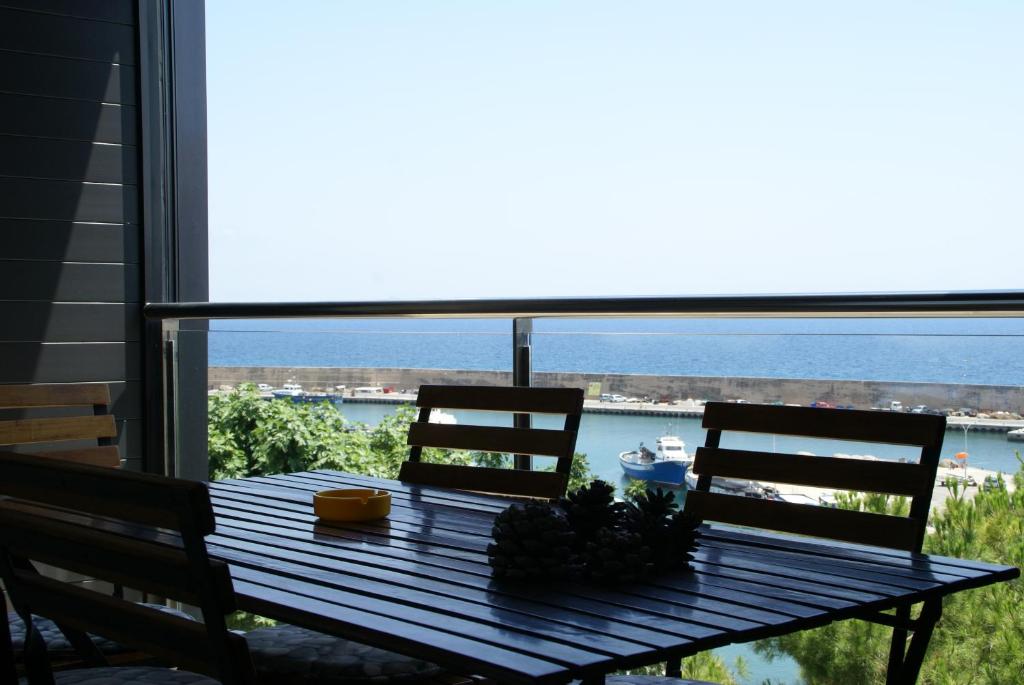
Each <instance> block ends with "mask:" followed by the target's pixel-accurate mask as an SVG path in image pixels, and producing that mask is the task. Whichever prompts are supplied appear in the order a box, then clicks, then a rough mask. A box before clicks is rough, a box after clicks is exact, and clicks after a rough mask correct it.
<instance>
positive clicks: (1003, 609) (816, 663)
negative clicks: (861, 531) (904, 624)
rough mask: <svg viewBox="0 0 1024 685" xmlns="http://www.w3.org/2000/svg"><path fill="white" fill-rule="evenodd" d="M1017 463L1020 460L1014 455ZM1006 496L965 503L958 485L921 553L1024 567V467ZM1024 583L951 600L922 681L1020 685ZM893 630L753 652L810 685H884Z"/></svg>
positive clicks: (840, 628)
mask: <svg viewBox="0 0 1024 685" xmlns="http://www.w3.org/2000/svg"><path fill="white" fill-rule="evenodd" d="M1017 459H1018V461H1020V455H1019V454H1018V455H1017ZM1013 483H1014V485H1015V488H1014V490H1013V492H1009V491H1008V489H1007V488H1006V487H1005V481H1004V480H1003V479H1002V476H1000V479H999V485H998V486H997V487H996V488H994V489H992V490H988V491H981V492H978V493H977V494H976V495H975V497H974V498H973V499H967V498H965V497H963V496H962V495H963V493H962V492H960V490H959V487H958V486H957V485H955V484H954V485H951V486H950V495H951V496H950V497H949V499H947V500H946V504H945V508H944V509H943V510H942V511H938V510H936V511H934V512H933V514H932V518H931V522H930V523H931V528H932V530H933V532H929V533H928V535H927V536H926V538H925V543H924V551H925V552H927V553H929V554H938V555H942V556H949V557H959V558H964V559H979V560H983V561H989V562H993V563H998V564H1008V565H1012V566H1017V567H1020V566H1022V565H1024V462H1022V463H1021V469H1020V470H1018V472H1017V473H1016V474H1014V476H1013ZM901 499H902V498H894V499H892V500H887V499H885V498H884V497H881V496H871V497H870V498H868V497H864V496H857V497H852V498H846V499H840V498H838V497H837V501H838V502H839V503H840V505H841V506H844V507H846V508H862V509H865V510H867V511H876V512H880V513H894V512H904V515H905V511H906V510H905V507H906V501H905V500H903V501H902V502H901V501H900V500H901ZM1022 608H1024V584H1022V582H1021V580H1020V579H1017V580H1013V581H1011V582H1007V583H996V584H994V585H989V586H986V587H983V588H978V589H976V590H968V591H965V592H958V593H955V594H953V595H951V596H949V597H947V598H946V600H945V601H944V604H943V613H942V619H941V620H940V621H939V624H938V626H937V627H936V629H935V633H934V634H933V635H932V639H931V642H930V643H929V649H928V653H927V655H926V656H925V661H924V664H923V666H922V668H921V676H920V679H919V680H918V682H920V683H922V684H934V685H954V684H961V683H972V684H973V683H978V684H985V685H1002V684H1004V683H1016V682H1021V681H1022V680H1021V679H1022V675H1021V674H1024V611H1022ZM891 634H892V633H891V630H890V629H888V628H885V627H883V626H880V625H877V624H873V623H867V622H864V621H856V620H851V621H843V622H839V623H833V624H830V625H828V626H825V627H823V628H819V629H817V630H811V631H804V632H801V633H794V634H791V635H786V636H783V637H779V638H773V639H771V640H765V641H762V642H760V643H757V644H756V645H755V649H757V651H758V652H760V653H761V654H763V655H766V656H768V657H773V656H778V655H781V654H788V655H790V656H792V657H793V658H794V659H795V660H796V661H797V663H799V664H800V669H801V674H802V676H803V679H804V680H805V681H806V683H807V684H808V685H818V684H819V683H820V684H824V683H872V682H884V681H885V669H886V661H887V658H888V650H889V639H890V636H891Z"/></svg>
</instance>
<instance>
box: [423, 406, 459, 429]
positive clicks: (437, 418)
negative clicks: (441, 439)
mask: <svg viewBox="0 0 1024 685" xmlns="http://www.w3.org/2000/svg"><path fill="white" fill-rule="evenodd" d="M429 421H430V423H440V424H444V425H448V426H451V425H454V424H456V423H458V421H456V420H455V416H454V415H452V414H449V413H448V412H446V411H441V410H440V409H431V410H430V419H429Z"/></svg>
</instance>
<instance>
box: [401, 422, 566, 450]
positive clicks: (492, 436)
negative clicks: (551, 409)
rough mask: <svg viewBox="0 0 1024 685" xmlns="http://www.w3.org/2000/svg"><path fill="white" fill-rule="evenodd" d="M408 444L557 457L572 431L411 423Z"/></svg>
mask: <svg viewBox="0 0 1024 685" xmlns="http://www.w3.org/2000/svg"><path fill="white" fill-rule="evenodd" d="M409 443H410V444H413V445H419V446H420V447H447V448H450V449H456V450H479V451H483V452H510V453H513V454H535V455H544V456H548V457H559V456H562V455H564V454H566V452H567V451H568V450H570V449H572V446H573V445H575V443H576V434H575V433H574V432H573V431H565V430H549V429H541V428H507V427H504V426H460V425H448V424H441V423H414V424H412V425H411V426H409Z"/></svg>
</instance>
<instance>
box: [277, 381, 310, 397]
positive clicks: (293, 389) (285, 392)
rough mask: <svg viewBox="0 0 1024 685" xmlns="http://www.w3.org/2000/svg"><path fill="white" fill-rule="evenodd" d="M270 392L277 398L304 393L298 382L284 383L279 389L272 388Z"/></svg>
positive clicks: (299, 395) (300, 395) (297, 395)
mask: <svg viewBox="0 0 1024 685" xmlns="http://www.w3.org/2000/svg"><path fill="white" fill-rule="evenodd" d="M271 394H272V395H273V396H274V397H277V398H282V397H288V398H293V397H302V396H303V395H305V394H306V393H305V391H304V390H303V389H302V386H301V385H299V384H298V383H285V384H284V385H282V386H281V388H280V390H274V391H273V392H272V393H271Z"/></svg>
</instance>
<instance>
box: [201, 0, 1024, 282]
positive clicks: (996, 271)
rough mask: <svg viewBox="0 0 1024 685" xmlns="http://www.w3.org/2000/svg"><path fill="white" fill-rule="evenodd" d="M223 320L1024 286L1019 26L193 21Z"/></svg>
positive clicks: (564, 7) (1002, 9) (1007, 19)
mask: <svg viewBox="0 0 1024 685" xmlns="http://www.w3.org/2000/svg"><path fill="white" fill-rule="evenodd" d="M206 7H207V10H206V12H207V65H208V67H207V68H208V89H209V90H208V99H209V155H210V243H211V254H210V276H211V299H213V300H222V301H223V300H254V301H261V300H366V299H410V298H415V299H419V298H445V297H517V296H562V295H685V294H705V293H765V292H842V291H879V290H901V291H902V290H936V289H938V290H945V289H979V288H1021V287H1024V238H1022V236H1024V39H1022V36H1024V2H1020V0H1005V1H1002V2H998V1H987V0H973V1H971V0H964V1H962V2H942V1H933V2H925V1H921V2H868V1H857V2H844V3H838V2H820V1H818V2H785V1H779V2H764V1H763V0H757V1H750V2H727V1H723V2H700V3H697V2H682V1H674V2H645V1H642V0H638V1H636V2H621V1H620V2H600V1H597V0H586V1H584V2H551V1H547V2H541V1H526V0H517V1H515V2H497V1H491V2H485V1H483V0H475V1H470V0H466V1H463V2H442V1H430V0H409V1H406V2H390V1H383V0H380V1H373V2H359V3H356V2H340V1H321V2H310V1H307V0H302V1H300V2H291V3H282V2H276V1H275V2H256V1H253V0H245V1H242V0H231V1H228V0H207V3H206Z"/></svg>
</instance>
